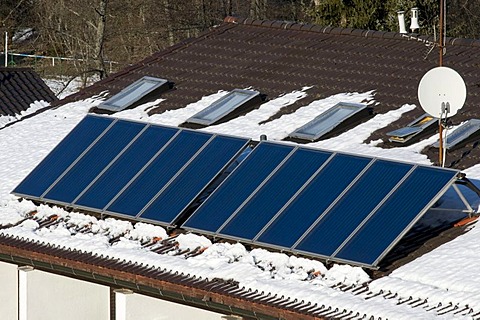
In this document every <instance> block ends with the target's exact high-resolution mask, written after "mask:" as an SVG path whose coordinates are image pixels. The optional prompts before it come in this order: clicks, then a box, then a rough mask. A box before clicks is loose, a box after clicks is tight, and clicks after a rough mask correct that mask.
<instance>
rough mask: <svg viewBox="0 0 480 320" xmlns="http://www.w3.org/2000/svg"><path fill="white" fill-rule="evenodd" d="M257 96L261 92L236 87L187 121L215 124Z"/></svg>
mask: <svg viewBox="0 0 480 320" xmlns="http://www.w3.org/2000/svg"><path fill="white" fill-rule="evenodd" d="M255 97H260V92H258V91H254V90H241V89H234V90H232V91H230V92H229V93H228V94H227V95H225V96H223V97H222V98H220V99H218V100H216V101H214V102H213V103H212V104H211V105H209V106H208V107H207V108H205V109H203V110H202V111H200V112H198V113H197V114H195V115H194V116H192V117H190V118H189V119H188V120H187V122H189V123H196V124H200V125H205V126H208V125H211V124H214V123H215V122H217V121H219V120H221V119H222V118H224V117H225V116H227V115H229V114H231V113H232V112H234V111H235V110H237V109H239V108H240V107H241V106H243V105H245V104H246V103H247V102H249V101H251V100H252V99H253V98H255Z"/></svg>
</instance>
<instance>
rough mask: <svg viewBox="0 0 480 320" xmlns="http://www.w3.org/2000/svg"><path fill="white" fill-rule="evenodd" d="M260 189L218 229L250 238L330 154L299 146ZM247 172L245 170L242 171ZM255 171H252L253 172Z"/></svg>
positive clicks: (225, 232) (234, 235)
mask: <svg viewBox="0 0 480 320" xmlns="http://www.w3.org/2000/svg"><path fill="white" fill-rule="evenodd" d="M290 155H291V156H290V157H288V158H287V160H286V161H285V162H284V163H283V164H282V165H281V167H280V168H279V169H278V170H277V172H276V173H275V174H274V175H273V176H271V177H270V179H268V180H267V181H266V182H265V183H264V184H263V185H262V186H261V188H260V189H259V190H257V191H256V192H254V193H253V194H252V197H251V198H250V199H249V201H248V202H247V203H244V205H243V206H241V207H240V208H239V209H238V210H237V212H236V214H234V215H232V216H231V220H229V221H227V223H226V225H225V226H224V227H223V228H221V229H220V230H219V231H218V232H219V233H221V234H222V235H224V236H226V235H228V236H232V237H236V238H243V239H247V240H253V239H254V238H255V236H256V235H257V234H258V233H259V232H260V230H261V229H262V228H263V227H264V226H265V225H266V224H267V223H268V222H269V221H270V220H271V219H272V218H273V217H274V215H275V214H276V213H277V212H278V211H280V210H281V208H282V207H283V206H284V205H286V204H287V203H288V201H289V200H290V199H291V198H292V197H293V195H294V194H295V193H296V192H297V191H298V190H299V189H300V188H301V187H302V186H303V185H304V184H305V183H306V182H307V181H308V180H309V179H310V178H311V177H312V175H314V174H315V172H316V171H317V170H318V169H319V168H321V167H322V166H323V165H324V163H325V162H326V161H327V160H328V159H329V158H330V157H331V156H332V153H329V152H324V151H320V150H308V149H298V150H296V151H295V152H294V153H291V154H290ZM244 174H246V173H244ZM253 174H255V173H253Z"/></svg>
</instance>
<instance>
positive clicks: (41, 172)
mask: <svg viewBox="0 0 480 320" xmlns="http://www.w3.org/2000/svg"><path fill="white" fill-rule="evenodd" d="M114 120H115V119H111V118H106V117H94V116H87V117H85V118H84V119H83V120H82V121H80V123H79V124H78V125H77V126H76V127H75V128H74V129H73V130H72V131H71V132H70V133H69V134H68V135H67V136H66V137H65V138H64V139H63V140H62V141H61V142H60V143H59V144H58V145H57V146H56V147H55V149H53V150H52V152H50V153H49V154H48V155H47V156H46V157H45V158H44V159H43V160H42V162H40V164H39V165H38V166H37V167H36V168H35V170H33V171H32V172H31V173H30V174H29V175H28V176H27V177H26V178H25V179H24V180H23V181H22V182H21V183H20V184H19V185H18V186H17V187H16V188H15V190H13V193H14V194H17V195H26V196H27V195H28V196H29V197H30V198H39V197H40V196H41V195H42V194H43V193H44V192H45V191H46V190H47V189H48V188H49V187H50V185H52V183H54V182H55V180H57V178H58V177H60V175H61V174H62V173H63V172H64V171H65V170H66V169H67V168H68V167H69V166H70V165H71V164H72V163H73V162H74V161H75V160H76V159H77V158H78V157H79V156H80V155H81V154H82V153H83V152H84V151H85V149H87V148H88V147H89V146H90V145H91V144H92V143H93V142H94V141H95V139H97V138H98V137H99V136H100V135H101V134H102V132H104V131H105V129H107V128H108V126H109V125H111V124H112V123H113V121H114Z"/></svg>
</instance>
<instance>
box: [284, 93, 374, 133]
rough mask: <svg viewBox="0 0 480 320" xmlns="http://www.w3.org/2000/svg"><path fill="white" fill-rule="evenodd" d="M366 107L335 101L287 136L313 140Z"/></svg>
mask: <svg viewBox="0 0 480 320" xmlns="http://www.w3.org/2000/svg"><path fill="white" fill-rule="evenodd" d="M366 108H367V105H364V104H357V103H346V102H340V103H337V104H336V105H335V106H333V107H332V108H330V109H328V110H327V111H325V112H324V113H322V114H320V115H319V116H317V117H316V118H315V119H313V120H312V121H310V122H308V123H307V124H305V125H303V126H302V127H300V128H298V129H296V130H295V131H293V132H292V133H290V134H289V137H292V138H297V139H302V140H309V141H315V140H317V139H319V138H320V137H322V136H323V135H325V134H327V133H329V132H330V131H332V130H333V129H334V128H335V127H337V126H338V125H339V124H340V123H342V122H344V121H345V120H347V119H348V118H350V117H352V116H353V115H355V114H356V113H358V112H360V111H362V110H365V109H366Z"/></svg>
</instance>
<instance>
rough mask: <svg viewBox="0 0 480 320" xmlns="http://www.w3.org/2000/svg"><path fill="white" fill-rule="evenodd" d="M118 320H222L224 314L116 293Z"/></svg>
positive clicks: (147, 297)
mask: <svg viewBox="0 0 480 320" xmlns="http://www.w3.org/2000/svg"><path fill="white" fill-rule="evenodd" d="M115 304H116V308H117V309H116V310H117V313H116V315H117V320H167V319H172V320H183V319H195V320H217V319H218V320H220V319H222V316H223V315H222V314H220V313H215V312H211V311H206V310H202V309H197V308H194V307H189V306H184V305H181V304H178V303H173V302H169V301H165V300H161V299H156V298H152V297H149V296H144V295H141V294H136V293H129V294H128V293H127V294H124V293H119V292H116V293H115Z"/></svg>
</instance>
